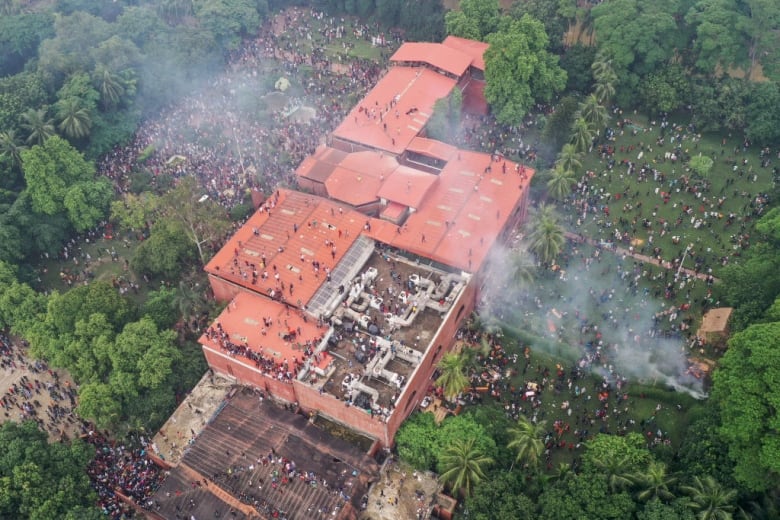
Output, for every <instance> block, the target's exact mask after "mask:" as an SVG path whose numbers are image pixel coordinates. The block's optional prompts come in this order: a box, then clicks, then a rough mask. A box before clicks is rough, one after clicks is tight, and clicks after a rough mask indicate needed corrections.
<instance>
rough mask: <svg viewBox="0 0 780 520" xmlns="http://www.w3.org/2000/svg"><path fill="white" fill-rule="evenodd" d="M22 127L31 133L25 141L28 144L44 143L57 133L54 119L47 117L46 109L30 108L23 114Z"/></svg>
mask: <svg viewBox="0 0 780 520" xmlns="http://www.w3.org/2000/svg"><path fill="white" fill-rule="evenodd" d="M21 127H22V128H24V129H25V130H27V132H29V134H28V135H27V139H26V140H25V142H26V143H27V144H32V143H34V144H43V142H44V141H46V139H48V138H49V137H51V136H53V135H54V134H55V131H54V120H52V119H47V118H46V109H45V108H39V109H38V110H35V109H34V108H30V109H28V110H27V111H26V112H25V113H23V114H22V123H21Z"/></svg>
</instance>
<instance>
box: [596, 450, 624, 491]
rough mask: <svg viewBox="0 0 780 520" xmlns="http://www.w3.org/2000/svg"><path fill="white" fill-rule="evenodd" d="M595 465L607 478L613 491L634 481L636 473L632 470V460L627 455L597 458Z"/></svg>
mask: <svg viewBox="0 0 780 520" xmlns="http://www.w3.org/2000/svg"><path fill="white" fill-rule="evenodd" d="M593 465H594V466H596V468H598V469H599V470H600V473H601V474H603V475H604V476H605V477H606V478H607V485H608V486H609V490H610V491H612V492H613V493H615V492H616V491H619V490H621V489H624V488H627V487H629V486H631V485H632V484H633V483H634V479H633V477H634V475H633V473H631V471H630V468H631V461H630V460H629V459H628V457H627V456H624V457H607V458H605V459H595V460H593Z"/></svg>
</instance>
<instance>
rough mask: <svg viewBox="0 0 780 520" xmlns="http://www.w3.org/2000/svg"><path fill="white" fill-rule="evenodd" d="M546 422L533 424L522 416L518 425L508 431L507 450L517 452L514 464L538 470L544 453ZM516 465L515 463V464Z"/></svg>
mask: <svg viewBox="0 0 780 520" xmlns="http://www.w3.org/2000/svg"><path fill="white" fill-rule="evenodd" d="M544 426H545V421H541V422H538V423H536V424H534V423H532V422H531V421H530V420H529V419H528V418H527V417H526V416H524V415H521V416H520V417H519V418H518V420H517V423H515V424H514V425H513V426H512V427H510V428H509V429H508V430H507V434H508V435H509V438H510V441H509V443H508V444H507V448H509V449H510V450H513V451H516V452H517V454H516V456H515V460H514V462H522V463H523V464H524V465H526V466H528V467H530V468H536V467H537V466H538V465H539V462H540V461H541V458H542V454H543V453H544V442H543V441H542V439H543V438H544V435H545V429H544ZM513 465H514V463H513Z"/></svg>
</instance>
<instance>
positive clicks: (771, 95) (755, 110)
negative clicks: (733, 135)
mask: <svg viewBox="0 0 780 520" xmlns="http://www.w3.org/2000/svg"><path fill="white" fill-rule="evenodd" d="M778 106H780V86H778V84H777V83H776V82H771V81H767V82H763V83H757V84H755V85H752V86H751V96H750V102H749V104H748V106H747V109H746V116H747V118H746V119H747V128H746V129H745V130H746V132H745V133H746V134H747V136H748V138H749V139H750V140H751V141H754V142H755V143H756V144H759V145H768V144H769V143H773V142H775V141H777V140H778V139H780V128H778V127H780V108H778Z"/></svg>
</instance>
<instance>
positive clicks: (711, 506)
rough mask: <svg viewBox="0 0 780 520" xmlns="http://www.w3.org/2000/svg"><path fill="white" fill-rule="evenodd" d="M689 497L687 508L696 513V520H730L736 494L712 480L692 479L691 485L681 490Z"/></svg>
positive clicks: (709, 478) (706, 478) (705, 478)
mask: <svg viewBox="0 0 780 520" xmlns="http://www.w3.org/2000/svg"><path fill="white" fill-rule="evenodd" d="M681 489H682V490H683V491H684V492H685V493H686V494H688V495H689V496H690V497H691V502H689V503H688V507H690V508H691V509H693V510H694V511H695V512H696V518H697V519H698V520H730V519H731V518H732V515H731V513H732V511H734V501H735V499H736V498H737V492H736V491H735V490H733V489H726V488H724V487H723V486H722V485H721V484H720V482H718V481H717V480H715V479H714V478H712V477H710V476H707V477H693V483H692V484H691V485H689V486H682V488H681Z"/></svg>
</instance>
